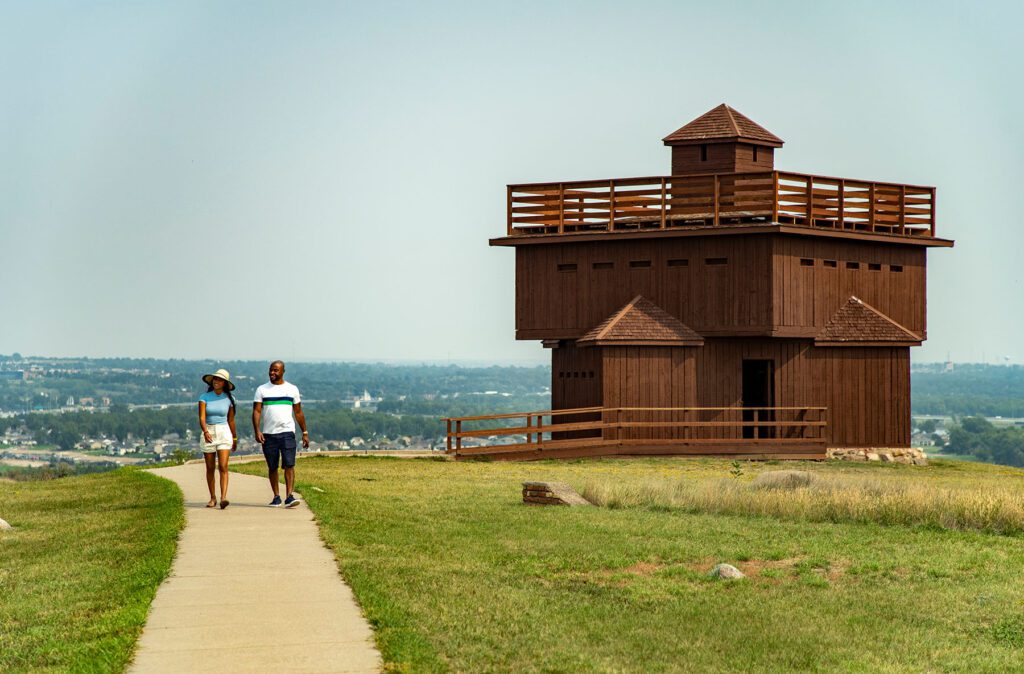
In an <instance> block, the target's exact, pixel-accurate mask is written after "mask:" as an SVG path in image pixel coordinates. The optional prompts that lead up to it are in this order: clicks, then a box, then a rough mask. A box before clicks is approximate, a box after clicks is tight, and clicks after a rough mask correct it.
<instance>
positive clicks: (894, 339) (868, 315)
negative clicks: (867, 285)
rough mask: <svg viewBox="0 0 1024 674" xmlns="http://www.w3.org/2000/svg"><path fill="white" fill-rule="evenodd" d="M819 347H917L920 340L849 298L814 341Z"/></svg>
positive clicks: (857, 300)
mask: <svg viewBox="0 0 1024 674" xmlns="http://www.w3.org/2000/svg"><path fill="white" fill-rule="evenodd" d="M814 343H815V344H816V345H818V346H860V345H864V344H892V345H894V346H895V345H910V344H920V343H921V337H920V336H919V335H916V334H914V333H913V332H911V331H910V330H907V329H906V328H905V327H903V326H902V325H900V324H899V323H897V322H896V321H894V320H892V319H891V318H889V317H888V316H886V315H885V314H883V313H882V312H881V311H879V310H878V309H875V308H874V307H873V306H871V305H870V304H868V303H867V302H865V301H864V300H862V299H860V298H858V297H854V296H853V295H851V296H850V299H848V300H846V302H845V303H844V304H843V306H841V307H839V311H837V312H836V313H835V314H833V315H832V318H830V319H829V320H828V324H826V325H825V329H824V330H822V331H821V332H820V333H818V336H817V337H815V338H814Z"/></svg>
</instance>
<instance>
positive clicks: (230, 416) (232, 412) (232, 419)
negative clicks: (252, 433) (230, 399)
mask: <svg viewBox="0 0 1024 674" xmlns="http://www.w3.org/2000/svg"><path fill="white" fill-rule="evenodd" d="M228 428H230V429H231V437H232V440H231V451H232V452H233V451H235V449H236V448H237V447H238V432H237V431H235V406H234V405H232V406H231V407H229V408H228Z"/></svg>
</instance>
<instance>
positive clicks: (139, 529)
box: [0, 468, 184, 672]
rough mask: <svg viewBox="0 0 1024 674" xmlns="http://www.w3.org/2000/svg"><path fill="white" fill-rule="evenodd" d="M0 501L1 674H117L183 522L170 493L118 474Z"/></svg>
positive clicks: (19, 487) (54, 484)
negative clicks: (2, 526)
mask: <svg viewBox="0 0 1024 674" xmlns="http://www.w3.org/2000/svg"><path fill="white" fill-rule="evenodd" d="M0 493H2V494H3V498H2V499H0V517H3V519H5V520H7V521H8V522H9V523H10V524H12V525H13V526H14V527H15V528H14V530H12V531H0V671H2V672H68V671H74V672H119V671H121V670H122V669H123V668H124V666H125V664H126V663H127V662H128V660H129V658H130V656H131V653H132V650H133V648H134V645H135V640H136V639H137V638H138V635H139V633H140V631H141V630H142V626H143V624H144V623H145V620H146V613H147V612H148V610H149V605H150V602H151V601H152V599H153V595H154V594H155V592H156V588H157V586H158V585H159V584H160V582H161V580H163V578H164V576H165V575H166V573H167V570H168V569H169V568H170V564H171V559H172V557H173V555H174V549H175V545H176V540H177V535H178V531H179V530H180V528H181V526H182V524H183V522H184V514H183V509H182V505H181V492H180V491H179V490H178V488H177V486H175V485H174V484H173V483H172V482H170V481H167V480H162V479H160V478H157V477H154V476H152V475H149V474H147V473H142V472H140V471H137V470H134V469H127V468H122V469H120V470H116V471H112V472H108V473H101V474H96V475H87V476H82V477H68V478H62V479H57V480H46V481H40V482H18V483H5V484H4V485H3V486H2V490H0Z"/></svg>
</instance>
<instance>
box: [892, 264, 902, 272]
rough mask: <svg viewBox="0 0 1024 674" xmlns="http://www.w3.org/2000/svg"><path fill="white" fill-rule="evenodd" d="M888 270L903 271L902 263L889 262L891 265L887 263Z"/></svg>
mask: <svg viewBox="0 0 1024 674" xmlns="http://www.w3.org/2000/svg"><path fill="white" fill-rule="evenodd" d="M889 271H894V272H901V271H903V265H901V264H891V265H889Z"/></svg>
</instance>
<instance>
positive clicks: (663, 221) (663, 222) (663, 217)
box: [661, 178, 665, 229]
mask: <svg viewBox="0 0 1024 674" xmlns="http://www.w3.org/2000/svg"><path fill="white" fill-rule="evenodd" d="M661 228H662V229H665V179H664V178H662V179H661Z"/></svg>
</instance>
